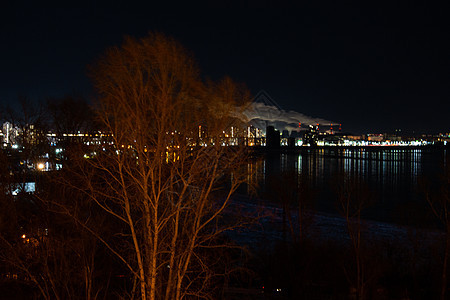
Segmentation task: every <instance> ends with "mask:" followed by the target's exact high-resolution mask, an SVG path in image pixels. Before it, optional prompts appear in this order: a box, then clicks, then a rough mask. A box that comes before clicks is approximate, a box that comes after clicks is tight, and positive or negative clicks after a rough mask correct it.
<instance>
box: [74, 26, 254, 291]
mask: <svg viewBox="0 0 450 300" xmlns="http://www.w3.org/2000/svg"><path fill="white" fill-rule="evenodd" d="M92 78H93V80H94V82H95V85H96V87H97V89H98V93H99V101H98V103H97V114H98V118H99V120H100V121H101V123H102V124H103V125H104V126H105V128H107V129H108V132H109V134H110V141H109V143H105V144H103V145H101V146H100V147H98V148H97V149H94V151H93V153H96V154H95V156H93V157H92V158H90V159H86V160H78V165H74V166H73V168H72V171H73V174H75V175H77V176H78V180H80V181H79V183H82V184H76V186H75V184H74V181H67V182H66V184H68V185H72V186H73V187H75V188H78V189H79V190H80V191H82V192H83V193H85V195H87V196H88V197H90V199H91V201H93V202H94V203H96V204H97V205H98V206H99V207H101V208H102V209H103V210H104V212H106V213H108V214H109V215H111V216H113V217H114V218H115V219H116V220H117V222H119V223H120V224H122V225H123V226H122V227H121V228H123V232H121V233H120V234H118V235H117V240H115V241H112V240H107V239H104V238H103V237H102V236H101V234H99V233H98V232H97V231H96V228H93V227H89V226H86V228H87V229H88V230H89V231H90V232H91V233H92V234H94V235H96V236H97V238H98V239H99V240H100V241H101V242H102V243H103V244H104V245H105V246H106V247H108V248H109V250H110V251H111V252H112V253H114V254H115V255H116V256H117V257H118V258H119V259H120V260H121V261H122V262H123V264H124V265H125V266H126V267H127V268H128V270H129V272H130V274H132V276H133V277H134V278H135V280H136V282H137V283H138V287H139V288H140V293H139V294H140V297H141V299H152V300H153V299H182V298H185V297H187V296H195V297H202V298H208V297H211V294H210V293H209V290H210V289H211V286H209V285H208V284H209V283H210V279H211V277H212V275H213V273H214V272H213V270H212V268H211V264H210V263H211V260H214V255H213V253H214V249H215V248H217V247H219V244H218V242H217V241H218V237H219V236H220V235H221V234H222V233H223V232H224V231H225V230H228V229H229V228H230V227H232V225H229V224H228V223H229V222H222V219H221V218H220V216H221V214H222V213H223V211H224V209H225V208H226V207H227V205H228V204H229V202H230V197H231V195H232V194H233V192H234V191H235V190H236V189H237V187H238V186H239V184H240V183H241V182H242V181H243V180H244V178H245V176H244V175H243V173H242V172H241V170H243V169H244V168H241V165H242V164H243V162H244V161H245V152H244V150H243V149H242V148H241V147H223V146H222V144H223V143H221V142H220V141H223V140H224V139H226V138H227V130H229V128H230V127H232V126H239V124H241V121H240V120H239V118H236V109H235V108H236V107H237V106H239V105H240V104H242V102H243V101H247V100H248V99H250V98H249V96H248V93H247V92H246V91H245V90H243V89H241V88H240V87H239V86H237V85H235V84H233V83H232V82H231V81H230V80H229V79H226V80H223V81H222V82H220V83H218V84H210V85H208V86H205V85H204V84H202V82H201V80H200V78H199V75H198V71H197V69H196V67H195V64H194V62H193V60H192V58H191V57H190V55H189V54H188V53H187V52H186V51H185V50H184V49H183V48H182V47H181V46H180V45H179V44H178V43H177V42H176V41H174V40H173V39H170V38H167V37H165V36H163V35H161V34H153V33H152V34H150V35H149V36H148V37H146V38H143V39H139V40H135V39H131V38H127V39H126V41H125V43H124V44H123V45H122V46H121V47H115V48H112V49H110V50H108V51H107V52H106V54H105V55H104V56H103V57H102V58H101V59H100V60H99V61H98V63H97V64H96V65H95V66H94V67H93V68H92ZM231 171H232V174H233V175H232V176H230V174H231ZM224 224H227V225H225V226H223V225H224ZM124 245H128V246H129V247H128V246H127V247H125V246H124ZM211 251H212V252H211ZM206 253H209V254H210V255H207V254H206ZM211 254H212V255H211Z"/></svg>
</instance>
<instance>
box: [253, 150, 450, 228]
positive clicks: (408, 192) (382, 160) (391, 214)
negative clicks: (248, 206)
mask: <svg viewBox="0 0 450 300" xmlns="http://www.w3.org/2000/svg"><path fill="white" fill-rule="evenodd" d="M446 156H447V152H446V150H445V149H441V148H440V149H427V148H414V149H412V148H405V149H370V148H369V149H357V148H355V149H329V148H328V149H307V150H304V151H303V152H302V153H278V154H273V153H272V154H268V155H266V157H265V158H264V159H262V160H257V161H253V162H251V163H249V165H251V170H254V171H255V172H254V174H253V176H251V178H249V182H251V183H253V184H255V183H258V184H259V190H260V191H261V194H263V191H264V189H265V188H266V186H265V185H266V182H268V180H269V179H270V178H271V177H274V176H275V177H276V176H281V174H283V173H286V172H292V173H293V174H297V178H300V177H303V178H304V177H306V178H307V181H308V182H309V185H310V186H311V187H312V188H314V189H315V190H316V191H317V193H316V204H317V205H316V208H317V209H319V210H323V211H327V212H335V205H336V203H335V198H336V195H335V194H334V192H333V189H332V188H331V183H332V182H333V180H335V179H336V177H337V176H339V174H342V173H344V172H345V173H347V174H351V175H354V176H357V177H358V178H359V179H361V180H362V182H364V183H365V184H367V185H368V186H369V189H370V191H371V193H372V196H373V200H374V204H373V205H372V206H371V208H370V209H368V215H369V216H370V217H372V218H375V219H380V220H384V221H390V220H392V219H393V218H396V215H395V214H398V213H399V207H401V206H402V205H404V204H405V203H409V202H421V201H422V202H423V199H422V198H421V197H422V196H421V192H420V190H419V186H418V179H419V178H421V177H427V178H429V179H430V180H431V181H436V180H437V178H438V175H439V173H440V172H441V171H442V166H444V165H445V164H446V163H447V158H446ZM285 188H292V187H289V186H286V187H285ZM294 188H295V187H294ZM422 204H423V203H422ZM422 204H421V205H422Z"/></svg>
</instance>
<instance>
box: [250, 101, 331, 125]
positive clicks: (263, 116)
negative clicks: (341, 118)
mask: <svg viewBox="0 0 450 300" xmlns="http://www.w3.org/2000/svg"><path fill="white" fill-rule="evenodd" d="M243 114H244V115H245V117H246V118H247V121H248V122H250V124H252V125H253V126H255V127H258V128H261V129H263V130H265V129H266V126H269V125H271V126H274V127H275V128H276V129H278V130H280V131H281V130H289V131H292V130H299V128H298V123H301V124H302V127H303V125H306V126H308V125H316V124H321V125H339V123H336V122H332V121H328V120H325V119H321V118H314V117H310V116H306V115H304V114H302V113H299V112H296V111H293V110H290V111H285V110H282V109H279V108H277V107H276V106H272V105H267V104H265V103H261V102H253V103H252V104H251V105H250V106H249V107H248V108H247V109H246V110H245V111H244V112H243Z"/></svg>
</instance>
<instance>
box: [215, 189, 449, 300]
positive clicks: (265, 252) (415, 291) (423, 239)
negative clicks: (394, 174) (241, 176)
mask: <svg viewBox="0 0 450 300" xmlns="http://www.w3.org/2000/svg"><path fill="white" fill-rule="evenodd" d="M231 210H232V212H231V213H232V214H237V212H240V213H241V215H248V216H255V215H258V216H259V218H258V222H256V223H255V224H254V225H252V226H251V227H250V229H242V230H238V231H234V232H232V233H230V237H231V239H233V240H234V241H236V242H237V243H238V244H240V245H242V246H244V248H245V249H247V251H243V252H245V253H246V257H247V260H246V261H245V263H244V264H245V265H246V266H247V267H248V268H249V270H250V273H249V274H247V275H241V276H240V277H239V276H237V277H236V278H234V281H233V280H231V282H230V285H229V286H230V288H228V289H227V290H226V292H225V295H224V297H223V298H224V299H356V296H355V283H356V277H355V274H356V265H355V261H356V255H355V251H354V248H353V247H352V243H351V239H350V238H349V234H348V230H347V221H346V220H345V219H344V218H343V217H340V216H336V215H331V214H325V213H319V212H311V211H307V212H305V214H304V216H303V218H304V221H303V222H304V224H303V236H302V238H301V239H300V238H299V230H298V218H297V214H296V212H295V211H291V217H292V218H291V223H292V224H293V226H292V228H293V230H290V226H289V221H288V218H287V217H285V218H283V210H282V209H281V208H280V207H277V206H276V205H273V204H270V205H266V204H261V203H259V204H256V203H255V202H253V203H252V201H248V200H247V199H245V198H243V197H242V198H239V197H238V198H236V199H235V201H234V203H233V205H232V208H231ZM350 221H352V222H353V223H352V224H353V225H355V220H350ZM283 223H284V224H285V225H283ZM443 241H444V234H443V232H440V231H439V230H426V229H417V228H413V227H406V226H397V225H393V224H387V223H381V222H376V221H366V220H363V221H361V247H360V249H361V250H360V255H361V264H362V268H363V273H364V289H365V291H366V292H365V294H366V299H438V298H439V293H440V288H441V273H442V258H443V248H444V247H443ZM449 292H450V290H449Z"/></svg>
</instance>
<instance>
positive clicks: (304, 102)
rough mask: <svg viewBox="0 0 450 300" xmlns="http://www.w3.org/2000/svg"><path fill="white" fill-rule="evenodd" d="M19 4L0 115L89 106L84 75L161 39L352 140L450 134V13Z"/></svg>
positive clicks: (9, 26)
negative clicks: (20, 107) (109, 51)
mask: <svg viewBox="0 0 450 300" xmlns="http://www.w3.org/2000/svg"><path fill="white" fill-rule="evenodd" d="M17 2H18V3H17V4H8V5H5V4H2V7H1V8H0V22H1V23H0V25H1V29H0V30H1V31H0V32H1V47H0V66H1V68H0V100H1V103H2V105H5V104H8V103H14V102H16V101H17V99H18V97H19V96H28V97H29V98H30V99H32V100H34V101H37V100H39V99H46V98H48V97H61V96H64V95H68V94H82V95H84V96H86V97H91V96H92V95H93V92H92V87H91V85H90V81H89V79H88V78H87V76H86V73H87V72H86V69H87V68H86V67H87V65H88V64H90V63H92V62H94V61H95V59H96V58H97V57H98V56H99V55H100V54H102V52H103V51H104V50H105V49H106V48H107V47H109V46H113V45H120V43H121V42H122V40H123V36H124V35H131V36H135V37H142V36H145V35H146V33H147V32H148V31H161V32H163V33H166V34H167V35H170V36H173V37H175V38H176V39H177V40H179V41H180V42H181V43H182V44H183V45H184V46H185V47H186V48H188V49H190V50H191V51H192V52H193V53H194V55H195V57H196V59H197V62H198V64H199V66H200V69H201V70H202V74H203V75H204V76H207V77H210V78H212V79H219V78H221V77H222V76H224V75H228V76H230V77H232V78H234V79H235V80H237V81H239V82H243V83H245V84H246V85H247V86H248V88H249V89H250V90H251V91H252V93H253V94H257V93H258V92H259V91H260V90H265V91H266V92H267V93H268V94H269V95H270V96H271V97H272V99H273V100H274V101H275V102H276V103H277V104H278V105H279V106H280V107H281V108H282V109H284V110H295V111H298V112H300V113H303V114H305V115H308V116H313V117H318V118H323V119H326V120H332V121H335V122H339V123H342V126H343V130H344V131H350V132H354V133H370V132H392V131H394V130H395V129H401V130H403V132H406V133H412V132H413V131H414V132H415V133H419V132H430V133H437V132H450V118H449V116H448V114H449V113H450V101H449V100H450V97H449V96H450V89H449V83H450V81H449V79H450V75H449V72H450V58H449V56H450V51H449V50H450V47H449V45H450V41H449V38H450V35H449V30H448V28H450V26H449V25H450V24H449V23H450V22H449V21H448V19H449V17H448V15H449V9H448V7H444V6H440V5H436V4H430V3H428V2H431V1H428V2H425V1H424V2H423V3H427V4H422V5H412V4H411V3H409V2H406V1H405V2H395V1H388V2H387V4H386V5H381V4H380V3H379V1H371V4H369V3H366V2H368V1H355V3H354V4H343V2H342V1H329V2H324V1H307V2H313V3H314V4H296V5H295V6H294V5H285V4H282V3H281V2H280V1H276V2H274V4H265V2H262V1H250V2H245V3H243V2H242V3H241V2H236V3H237V4H236V3H235V4H230V3H231V2H228V1H227V2H225V1H222V2H217V3H211V4H209V5H195V4H194V3H193V2H189V1H188V2H184V4H183V5H180V4H177V3H175V2H170V3H167V4H158V5H156V4H154V3H150V2H149V1H146V3H147V4H146V5H143V4H139V3H136V2H134V3H133V2H132V1H115V2H114V1H110V2H99V1H89V2H82V1H72V2H71V1H67V2H66V1H60V2H56V3H54V4H51V3H46V2H45V1H17ZM211 2H212V1H211ZM305 2H306V1H305ZM360 2H364V3H360ZM67 3H74V4H73V6H70V5H68V4H67Z"/></svg>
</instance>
